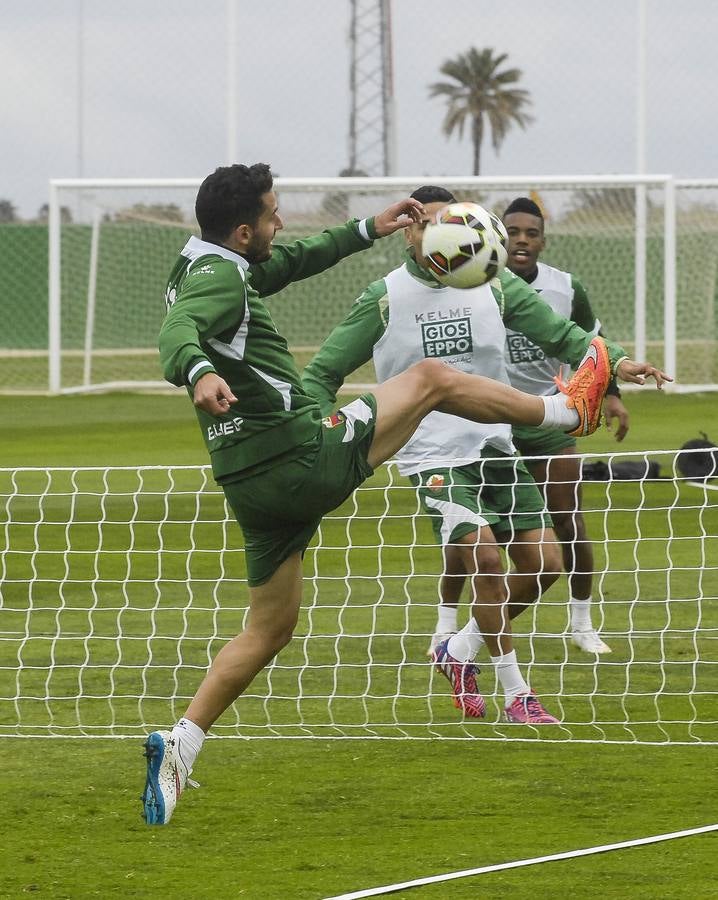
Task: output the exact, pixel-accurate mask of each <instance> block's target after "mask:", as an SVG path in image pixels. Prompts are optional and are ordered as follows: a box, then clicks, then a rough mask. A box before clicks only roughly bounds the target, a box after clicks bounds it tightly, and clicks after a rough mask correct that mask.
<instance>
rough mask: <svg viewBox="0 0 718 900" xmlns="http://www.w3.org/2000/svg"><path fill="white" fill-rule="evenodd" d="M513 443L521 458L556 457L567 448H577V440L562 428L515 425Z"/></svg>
mask: <svg viewBox="0 0 718 900" xmlns="http://www.w3.org/2000/svg"><path fill="white" fill-rule="evenodd" d="M512 432H513V442H514V446H515V447H516V449H517V450H518V451H519V453H520V454H521V456H555V455H556V454H557V453H558V452H559V451H560V450H563V449H564V448H565V447H575V446H576V438H575V437H572V436H571V435H570V434H566V432H565V431H561V429H560V428H536V427H535V426H533V425H514V426H513V428H512Z"/></svg>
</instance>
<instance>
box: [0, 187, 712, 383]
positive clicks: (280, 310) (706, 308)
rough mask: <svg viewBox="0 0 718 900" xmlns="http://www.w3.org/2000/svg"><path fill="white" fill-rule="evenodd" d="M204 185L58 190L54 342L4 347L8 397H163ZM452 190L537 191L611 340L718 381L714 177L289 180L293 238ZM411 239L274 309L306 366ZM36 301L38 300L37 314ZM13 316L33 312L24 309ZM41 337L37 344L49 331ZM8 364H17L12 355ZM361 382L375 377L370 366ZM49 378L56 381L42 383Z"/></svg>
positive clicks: (558, 257) (464, 193)
mask: <svg viewBox="0 0 718 900" xmlns="http://www.w3.org/2000/svg"><path fill="white" fill-rule="evenodd" d="M199 183H200V180H199V179H96V180H89V179H57V180H53V181H52V182H51V183H50V200H49V226H48V227H49V288H48V290H49V299H48V310H49V312H48V322H47V329H46V332H47V340H46V343H45V345H44V346H43V345H41V344H40V343H38V340H32V339H30V338H29V337H28V338H27V339H25V337H24V335H25V334H26V332H25V331H23V330H21V329H20V330H21V332H22V335H23V337H22V339H21V340H20V341H19V342H16V344H19V346H9V347H6V348H5V351H4V353H3V349H2V348H0V368H2V367H3V364H4V363H3V359H4V358H5V365H6V368H7V374H6V377H4V378H3V384H5V385H6V388H8V389H17V390H20V389H23V385H24V389H29V388H31V387H34V388H35V389H42V388H43V386H44V389H45V390H47V389H49V390H50V392H52V393H60V392H74V391H91V390H106V389H111V388H127V387H129V388H143V387H151V388H156V387H159V386H163V387H166V385H165V383H164V382H163V381H162V375H161V372H160V371H159V366H158V362H157V354H156V337H157V330H158V328H159V323H160V321H161V317H162V315H163V309H164V307H163V299H162V298H163V291H164V283H165V279H166V277H167V274H168V271H169V269H170V267H171V265H172V264H173V262H174V259H175V258H176V255H177V253H178V251H179V249H181V247H182V245H183V243H184V241H185V240H186V238H187V237H188V235H189V234H190V233H192V232H193V231H196V221H195V219H194V212H193V207H194V198H195V194H196V191H197V187H198V185H199ZM426 183H434V184H439V185H443V186H446V187H449V188H450V189H451V190H453V191H454V193H455V194H456V195H457V196H458V197H462V198H464V199H475V200H478V202H481V203H483V204H484V205H485V206H488V207H490V208H491V209H493V210H495V211H496V212H498V213H499V214H500V213H502V212H503V210H504V209H505V207H506V205H507V204H508V202H510V201H511V200H512V199H513V198H514V197H516V196H519V195H526V194H530V195H531V196H532V197H534V198H535V199H537V200H538V202H539V203H540V204H541V205H542V207H543V209H544V211H545V214H546V223H547V224H546V230H547V235H548V244H547V249H546V251H545V254H544V258H545V260H546V261H547V262H549V263H550V264H553V265H556V266H558V267H559V268H565V269H568V270H569V271H571V272H573V273H574V274H575V275H576V276H577V277H578V278H579V279H580V280H581V281H582V282H583V283H584V285H585V286H586V287H587V289H588V292H589V296H590V298H591V301H592V304H593V306H594V308H595V311H596V313H597V315H598V317H599V318H600V319H601V321H602V323H603V326H604V331H605V333H606V334H607V335H608V336H610V337H611V338H613V339H615V340H617V341H619V342H620V343H622V344H623V345H624V346H625V347H626V349H627V350H628V352H629V353H631V355H633V356H634V357H635V358H638V359H649V360H650V361H652V362H654V363H656V364H657V365H662V366H663V367H664V368H665V369H666V370H667V371H669V372H670V373H672V374H674V375H675V376H676V383H675V385H674V388H673V389H677V390H686V391H687V390H708V389H714V388H716V387H717V386H718V352H717V351H718V312H717V305H718V300H717V297H718V291H717V290H716V272H718V180H702V181H695V180H694V181H679V180H674V179H673V178H671V177H670V176H668V175H647V176H637V175H616V176H551V177H547V176H536V177H529V176H521V177H505V178H489V177H478V178H472V177H463V178H462V177H457V176H452V177H446V176H440V177H439V176H431V177H430V176H415V177H400V178H398V177H397V178H278V179H277V180H276V189H277V192H278V194H279V198H280V208H281V210H282V213H283V216H284V219H285V231H284V232H282V233H281V234H280V235H279V239H281V240H292V239H294V238H297V237H302V236H304V235H307V234H311V233H315V232H316V231H319V230H321V229H322V228H324V227H327V226H328V225H332V224H337V223H339V222H342V221H345V220H346V218H348V217H350V216H358V217H361V216H365V215H370V214H372V213H374V212H377V211H379V210H380V209H382V208H384V206H386V205H388V204H389V203H390V202H393V201H394V200H396V199H397V197H400V196H402V195H406V194H407V193H408V192H410V191H412V190H413V189H415V188H416V187H417V186H418V185H421V184H426ZM402 247H403V243H402V238H401V236H400V235H396V236H393V237H392V238H387V239H384V240H382V241H381V242H378V243H377V244H375V247H374V249H373V250H371V251H369V252H367V253H360V254H356V255H355V256H353V257H351V258H349V259H347V260H345V261H343V262H342V263H340V264H339V265H338V266H336V267H334V268H333V269H332V270H330V271H328V272H326V273H324V274H323V275H321V276H318V277H317V278H314V279H310V280H309V282H307V283H297V284H292V285H290V286H289V287H288V288H287V289H285V290H284V291H283V292H282V294H281V295H280V296H279V297H278V298H277V299H276V300H273V299H270V300H269V302H270V304H271V309H272V314H273V316H274V317H275V320H276V321H277V324H278V327H279V329H280V331H281V332H282V333H283V334H284V335H285V336H286V337H287V339H288V342H289V345H290V348H291V349H292V350H293V351H294V352H295V355H296V356H297V360H298V363H299V365H300V367H301V366H303V365H304V364H305V363H306V361H307V360H308V358H309V357H310V356H311V353H312V352H313V351H314V350H315V349H316V348H317V347H318V346H319V344H320V343H321V341H322V340H323V338H324V337H326V335H327V334H328V333H329V331H330V330H331V328H332V327H333V325H334V324H336V322H337V321H339V320H340V319H341V318H342V317H343V315H344V313H345V312H346V310H347V309H348V308H349V307H350V305H351V303H352V301H353V299H354V298H355V297H356V296H358V294H359V293H360V292H361V291H362V290H363V289H364V287H366V285H367V284H369V283H370V282H371V281H373V280H376V279H377V278H380V277H381V276H382V275H384V274H385V273H386V272H387V271H388V270H389V269H390V268H392V267H393V266H395V265H396V264H397V263H398V262H399V261H400V260H401V253H402ZM38 300H39V295H37V294H34V295H32V297H30V298H28V304H27V307H28V313H27V314H28V315H29V314H30V312H29V308H30V306H31V305H32V304H37V302H38ZM16 308H17V314H18V315H19V316H22V315H24V314H25V306H24V305H23V303H22V302H19V303H18V304H17V305H16ZM41 333H42V330H41V329H39V328H35V329H34V330H33V329H30V328H28V330H27V334H32V335H38V336H39V335H40V334H41ZM7 360H9V362H8V361H7ZM356 378H357V381H359V382H363V383H366V382H372V381H373V374H372V373H370V372H360V373H358V374H357V376H356ZM43 382H44V385H43Z"/></svg>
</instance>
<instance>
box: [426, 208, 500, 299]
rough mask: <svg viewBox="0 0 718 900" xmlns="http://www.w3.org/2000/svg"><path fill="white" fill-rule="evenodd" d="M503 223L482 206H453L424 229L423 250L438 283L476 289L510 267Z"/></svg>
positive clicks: (444, 210)
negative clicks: (507, 260) (507, 266)
mask: <svg viewBox="0 0 718 900" xmlns="http://www.w3.org/2000/svg"><path fill="white" fill-rule="evenodd" d="M507 243H508V236H507V234H506V229H505V228H504V225H503V222H502V221H501V219H499V217H498V216H495V215H494V214H493V213H492V212H489V211H488V210H486V209H484V208H483V206H479V205H478V203H450V204H449V205H448V206H445V207H444V208H443V209H440V210H439V211H438V213H437V214H436V221H435V222H430V223H429V224H428V225H427V226H426V228H425V229H424V236H423V239H422V244H421V249H422V253H423V254H424V257H425V258H426V262H427V265H428V267H429V269H430V270H431V272H432V273H433V274H434V276H435V277H436V279H437V280H438V281H440V282H441V283H442V284H445V285H447V286H448V287H455V288H474V287H479V286H480V285H482V284H485V283H486V282H487V281H491V279H492V278H495V277H496V276H497V275H498V274H499V272H500V271H501V270H502V269H503V268H504V266H505V265H506V259H507V254H506V244H507Z"/></svg>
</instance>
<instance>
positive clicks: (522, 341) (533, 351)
mask: <svg viewBox="0 0 718 900" xmlns="http://www.w3.org/2000/svg"><path fill="white" fill-rule="evenodd" d="M506 343H507V345H508V348H509V360H510V361H511V362H512V363H513V364H514V365H515V366H517V365H519V364H520V363H532V362H541V360H543V359H546V354H545V353H544V352H543V350H542V349H541V348H540V347H537V346H536V344H534V343H533V341H530V340H529V339H528V338H527V337H524V335H523V334H508V335H506Z"/></svg>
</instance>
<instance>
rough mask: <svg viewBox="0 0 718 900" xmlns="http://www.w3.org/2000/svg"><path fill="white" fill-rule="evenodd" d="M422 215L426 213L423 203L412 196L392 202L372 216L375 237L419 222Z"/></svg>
mask: <svg viewBox="0 0 718 900" xmlns="http://www.w3.org/2000/svg"><path fill="white" fill-rule="evenodd" d="M423 215H426V210H425V209H424V206H423V204H421V203H419V201H418V200H414V199H413V198H412V197H407V198H406V200H399V202H398V203H392V205H391V206H390V207H389V208H388V209H385V210H384V212H383V213H379V215H378V216H374V228H376V234H377V237H386V236H387V235H388V234H393V233H394V232H395V231H399V230H400V229H402V228H406V227H407V225H411V223H412V222H420V221H421V217H422V216H423Z"/></svg>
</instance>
